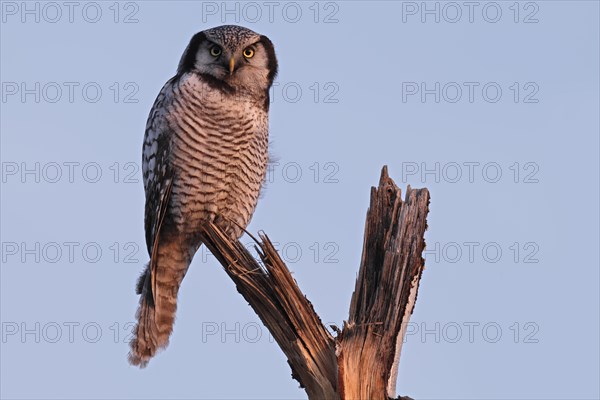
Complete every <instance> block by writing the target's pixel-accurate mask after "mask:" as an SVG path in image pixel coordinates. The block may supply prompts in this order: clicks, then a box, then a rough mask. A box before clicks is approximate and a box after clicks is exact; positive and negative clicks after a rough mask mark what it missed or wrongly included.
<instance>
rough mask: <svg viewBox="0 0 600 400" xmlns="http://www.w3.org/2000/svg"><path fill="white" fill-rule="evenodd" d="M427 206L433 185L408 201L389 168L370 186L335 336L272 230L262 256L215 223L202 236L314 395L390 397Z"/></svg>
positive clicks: (260, 247)
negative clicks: (356, 260) (352, 282)
mask: <svg viewBox="0 0 600 400" xmlns="http://www.w3.org/2000/svg"><path fill="white" fill-rule="evenodd" d="M428 211H429V192H428V190H427V189H411V188H410V186H409V187H408V188H407V190H406V196H405V200H404V201H403V200H402V197H401V191H400V189H399V188H398V187H397V186H396V184H395V183H394V181H393V180H392V179H391V178H390V177H389V176H388V173H387V167H385V166H384V167H383V170H382V172H381V178H380V180H379V186H378V187H377V188H375V187H373V188H371V202H370V206H369V210H368V211H367V220H366V224H365V236H364V244H363V253H362V259H361V263H360V270H359V273H358V278H357V280H356V286H355V290H354V293H353V295H352V300H351V303H350V315H349V318H348V321H346V322H344V326H343V329H342V330H341V332H338V334H337V337H335V338H334V337H333V336H332V335H331V334H330V333H329V331H328V330H327V328H326V327H325V326H323V324H322V322H321V320H320V318H319V316H318V315H317V314H316V313H315V311H314V309H313V307H312V304H311V303H310V302H309V301H308V299H307V298H306V297H305V296H304V294H303V293H302V292H301V291H300V288H299V287H298V285H297V284H296V281H295V280H294V278H293V277H292V275H291V273H290V271H289V270H288V268H287V267H286V265H285V263H284V262H283V261H282V259H281V257H280V256H279V254H278V253H277V251H276V250H275V247H274V246H273V243H272V242H271V241H270V240H269V238H268V236H267V235H265V234H260V235H259V236H260V240H256V239H255V241H256V246H255V249H256V251H257V252H258V255H259V258H260V262H259V261H257V260H256V259H255V258H254V257H253V256H252V254H251V253H250V252H249V251H248V250H247V249H246V247H244V246H243V245H242V244H241V243H240V242H239V241H237V240H235V241H234V240H231V239H230V238H229V237H228V236H227V235H225V234H224V233H223V231H221V230H220V229H219V228H218V227H217V226H216V225H215V224H209V225H207V226H206V227H205V228H204V230H203V232H202V240H203V243H205V244H206V246H207V247H208V249H209V250H210V251H211V252H212V254H213V255H214V256H215V257H216V258H217V260H218V261H219V262H220V263H221V265H223V267H224V269H225V272H226V273H227V274H228V275H229V277H230V278H231V279H232V280H233V282H234V283H235V285H236V287H237V290H238V292H239V293H240V294H241V295H242V296H243V297H244V298H245V299H246V300H247V301H248V303H249V304H250V306H251V307H252V308H253V309H254V311H255V312H256V314H257V315H258V316H259V318H260V319H261V321H262V322H263V323H264V324H265V326H266V327H267V328H268V329H269V331H270V332H271V334H272V336H273V338H274V339H275V341H276V342H277V344H278V345H279V347H280V348H281V350H282V351H283V352H284V353H285V355H286V356H287V358H288V364H289V365H290V367H291V369H292V377H293V378H294V379H296V380H297V381H298V382H299V383H300V386H301V387H302V388H304V389H305V390H306V393H307V394H308V397H309V399H332V400H333V399H335V400H346V399H348V400H350V399H353V400H355V399H392V398H395V397H396V393H395V392H396V377H397V373H398V363H399V358H400V351H401V349H402V341H403V338H404V335H405V330H406V326H407V323H408V321H409V318H410V316H411V314H412V311H413V309H414V305H415V301H416V298H417V292H418V288H419V281H420V278H421V274H422V272H423V268H424V260H423V258H422V252H423V250H424V248H425V240H424V237H423V236H424V233H425V230H426V229H427V213H428ZM400 398H401V397H400ZM405 399H407V398H405Z"/></svg>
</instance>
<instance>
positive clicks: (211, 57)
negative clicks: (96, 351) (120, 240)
mask: <svg viewBox="0 0 600 400" xmlns="http://www.w3.org/2000/svg"><path fill="white" fill-rule="evenodd" d="M276 74H277V59H276V57H275V50H274V48H273V44H272V42H271V41H270V40H269V38H267V37H266V36H264V35H260V34H258V33H255V32H253V31H251V30H249V29H246V28H243V27H240V26H234V25H225V26H219V27H216V28H212V29H208V30H205V31H202V32H199V33H197V34H195V35H194V36H193V37H192V39H191V40H190V43H189V45H188V46H187V48H186V49H185V51H184V53H183V56H182V57H181V60H180V62H179V66H178V68H177V73H176V75H175V76H174V77H173V78H171V79H170V80H168V81H167V83H166V84H165V85H164V86H163V88H162V89H161V91H160V93H159V94H158V97H157V99H156V101H155V102H154V105H153V106H152V110H151V111H150V115H149V117H148V122H147V125H146V134H145V137H144V143H143V154H142V173H143V181H144V189H145V194H146V206H145V218H144V224H145V231H146V245H147V247H148V253H149V255H150V262H149V263H148V265H147V267H146V269H145V271H144V272H143V273H142V275H141V276H140V278H139V281H138V284H137V294H139V295H140V299H139V308H138V311H137V315H136V317H137V325H136V327H135V328H134V332H133V339H132V341H131V349H130V353H129V362H130V363H131V364H133V365H138V366H141V367H144V366H146V365H147V363H148V361H149V360H150V358H152V357H153V356H154V355H155V354H156V352H157V350H159V349H161V348H164V347H166V346H167V344H168V342H169V336H170V335H171V332H172V330H173V323H174V321H175V312H176V308H177V294H178V291H179V286H180V284H181V281H182V280H183V278H184V276H185V274H186V272H187V270H188V267H189V265H190V262H191V261H192V258H193V257H194V254H195V253H196V251H197V250H198V248H199V247H200V246H201V245H202V243H201V240H200V235H199V232H200V231H201V227H202V225H203V224H206V223H207V222H213V223H215V224H217V225H218V226H219V227H220V228H221V229H222V230H224V232H225V233H226V234H228V235H229V236H230V237H231V238H233V239H237V238H239V237H240V236H241V234H242V232H243V229H244V228H245V227H246V226H247V225H248V223H249V222H250V219H251V217H252V214H253V212H254V209H255V207H256V203H257V200H258V196H259V192H260V189H261V185H262V183H263V181H264V178H265V174H266V170H267V159H268V132H269V130H268V111H269V89H270V88H271V85H272V84H273V79H274V78H275V75H276Z"/></svg>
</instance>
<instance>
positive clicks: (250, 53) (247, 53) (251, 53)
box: [244, 47, 254, 58]
mask: <svg viewBox="0 0 600 400" xmlns="http://www.w3.org/2000/svg"><path fill="white" fill-rule="evenodd" d="M244 57H246V58H252V57H254V50H252V49H251V48H250V47H248V48H247V49H246V50H244Z"/></svg>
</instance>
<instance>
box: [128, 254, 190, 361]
mask: <svg viewBox="0 0 600 400" xmlns="http://www.w3.org/2000/svg"><path fill="white" fill-rule="evenodd" d="M177 247H179V246H177ZM181 250H183V249H180V248H174V247H173V246H160V249H159V251H158V254H155V257H156V256H158V257H156V258H157V260H152V261H151V262H150V264H149V265H148V267H147V268H146V270H145V271H144V273H143V274H142V276H140V279H139V281H138V285H137V293H138V294H139V295H140V305H139V308H138V311H137V314H136V318H137V325H136V327H135V329H134V331H133V334H134V336H133V339H132V341H131V344H130V346H131V350H130V352H129V362H130V363H131V364H132V365H137V366H140V367H141V368H144V367H145V366H146V365H147V364H148V362H149V361H150V359H151V358H152V357H154V355H155V354H156V352H157V351H158V350H160V349H163V348H165V347H167V345H168V344H169V336H171V332H172V331H173V324H174V322H175V312H176V311H177V293H178V292H179V286H180V284H181V281H182V280H183V277H184V276H185V273H186V272H187V269H188V267H189V263H190V261H191V259H190V258H189V257H187V254H188V251H189V250H188V249H185V250H183V251H181ZM155 257H153V258H155Z"/></svg>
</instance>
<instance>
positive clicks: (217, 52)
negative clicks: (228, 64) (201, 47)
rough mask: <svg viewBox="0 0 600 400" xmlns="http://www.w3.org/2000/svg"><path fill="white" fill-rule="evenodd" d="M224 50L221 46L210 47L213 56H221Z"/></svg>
mask: <svg viewBox="0 0 600 400" xmlns="http://www.w3.org/2000/svg"><path fill="white" fill-rule="evenodd" d="M222 52H223V51H222V50H221V48H220V47H219V46H213V47H211V48H210V55H211V56H213V57H219V56H220V55H221V53H222Z"/></svg>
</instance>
